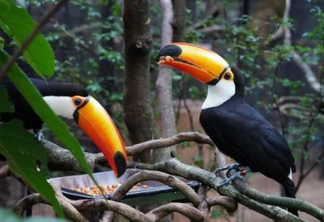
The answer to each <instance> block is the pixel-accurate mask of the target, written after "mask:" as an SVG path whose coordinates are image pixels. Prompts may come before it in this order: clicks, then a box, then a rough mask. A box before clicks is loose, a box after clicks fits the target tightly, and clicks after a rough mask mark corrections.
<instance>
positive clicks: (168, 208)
mask: <svg viewBox="0 0 324 222" xmlns="http://www.w3.org/2000/svg"><path fill="white" fill-rule="evenodd" d="M173 212H178V213H180V214H182V215H184V216H186V217H188V218H189V219H190V220H191V221H203V220H204V217H205V216H207V215H204V214H202V213H201V211H200V210H199V209H197V208H195V207H192V206H189V205H188V204H184V203H168V204H164V205H162V206H160V207H157V208H155V209H153V210H151V211H150V212H148V213H147V216H148V217H150V218H152V220H153V221H159V220H161V219H162V218H164V217H165V216H167V215H169V214H170V213H173Z"/></svg>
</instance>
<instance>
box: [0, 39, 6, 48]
mask: <svg viewBox="0 0 324 222" xmlns="http://www.w3.org/2000/svg"><path fill="white" fill-rule="evenodd" d="M4 44H5V41H4V39H3V38H2V37H1V36H0V49H3V47H4Z"/></svg>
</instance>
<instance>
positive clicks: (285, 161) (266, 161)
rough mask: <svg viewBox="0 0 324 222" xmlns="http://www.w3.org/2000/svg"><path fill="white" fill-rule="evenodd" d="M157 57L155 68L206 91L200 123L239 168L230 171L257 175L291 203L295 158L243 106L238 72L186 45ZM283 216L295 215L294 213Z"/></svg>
mask: <svg viewBox="0 0 324 222" xmlns="http://www.w3.org/2000/svg"><path fill="white" fill-rule="evenodd" d="M158 56H159V63H158V64H160V65H168V66H171V67H174V68H176V69H178V70H181V71H183V72H185V73H187V74H189V75H191V76H192V77H194V78H196V79H198V80H199V81H201V82H202V83H205V84H207V85H208V93H207V97H206V99H205V101H204V103H203V105H202V111H201V114H200V123H201V125H202V127H203V129H204V130H205V132H206V133H207V135H208V136H209V137H210V138H211V139H212V141H213V142H214V144H215V145H216V146H217V147H218V149H219V150H220V151H221V152H223V153H224V154H226V155H228V156H230V157H231V158H233V159H234V160H235V161H237V162H238V163H239V165H237V164H236V165H234V166H236V167H237V166H245V167H248V168H249V169H250V170H251V171H252V172H261V173H262V174H264V175H265V176H267V177H269V178H272V179H273V180H275V181H277V182H278V183H280V184H281V185H282V186H283V187H284V190H285V195H286V196H287V197H291V198H295V185H294V182H293V180H292V172H295V171H296V166H295V164H294V161H295V160H294V157H293V155H292V153H291V151H290V149H289V147H288V144H287V142H286V140H285V139H284V138H283V136H282V135H281V134H280V133H279V132H278V131H277V130H276V129H275V128H274V127H273V126H272V125H271V124H270V123H269V122H268V121H267V120H266V119H265V118H264V117H263V116H262V115H261V114H260V113H258V112H257V111H256V110H255V109H253V108H252V107H251V106H249V105H248V104H247V103H245V100H244V77H243V75H242V74H241V72H240V70H239V69H237V68H236V67H233V66H229V64H228V63H227V62H226V61H225V60H224V59H223V58H222V57H221V56H219V55H218V54H216V53H215V52H213V51H211V50H208V49H205V48H202V47H200V46H197V45H192V44H188V43H171V44H168V45H166V46H164V47H163V48H162V49H161V50H160V51H159V54H158ZM239 173H240V172H239ZM233 178H234V177H233ZM225 181H227V182H228V181H230V180H225ZM288 211H289V212H291V213H293V214H295V215H298V212H297V210H294V209H288Z"/></svg>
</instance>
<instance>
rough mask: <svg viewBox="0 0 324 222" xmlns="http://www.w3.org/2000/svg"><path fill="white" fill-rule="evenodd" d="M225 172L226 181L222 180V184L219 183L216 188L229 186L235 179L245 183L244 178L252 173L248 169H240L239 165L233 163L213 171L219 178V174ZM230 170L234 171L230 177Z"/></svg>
mask: <svg viewBox="0 0 324 222" xmlns="http://www.w3.org/2000/svg"><path fill="white" fill-rule="evenodd" d="M224 170H226V173H225V175H226V177H227V178H226V179H224V180H223V182H221V183H220V185H218V186H217V187H222V186H224V185H227V184H229V183H230V182H232V181H233V180H235V179H241V180H243V181H244V182H246V180H245V178H244V176H245V175H246V174H247V173H249V172H252V171H251V169H250V168H247V169H241V165H240V164H238V163H234V164H231V165H228V166H226V167H222V168H218V169H216V170H215V174H216V176H219V172H221V171H224ZM231 170H236V172H235V173H234V174H233V175H230V172H231Z"/></svg>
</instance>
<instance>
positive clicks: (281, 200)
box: [234, 180, 324, 221]
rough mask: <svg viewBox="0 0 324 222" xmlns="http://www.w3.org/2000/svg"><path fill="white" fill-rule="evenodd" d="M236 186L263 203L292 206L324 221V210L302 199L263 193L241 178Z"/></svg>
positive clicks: (236, 182) (236, 181)
mask: <svg viewBox="0 0 324 222" xmlns="http://www.w3.org/2000/svg"><path fill="white" fill-rule="evenodd" d="M234 184H235V187H236V188H237V189H238V190H239V191H240V192H241V193H243V194H245V195H246V196H248V197H250V198H252V199H254V200H257V201H259V202H261V203H265V204H271V205H275V206H279V207H285V208H292V209H296V210H299V211H304V212H305V213H308V214H309V215H312V216H313V217H315V218H317V219H319V220H320V221H324V211H323V210H322V209H320V208H319V207H317V206H315V205H313V204H311V203H308V202H306V201H304V200H301V199H293V198H286V197H278V196H271V195H268V194H264V193H261V192H260V191H257V190H255V189H253V188H251V187H249V186H248V185H247V183H245V182H243V181H241V180H235V181H234Z"/></svg>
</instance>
